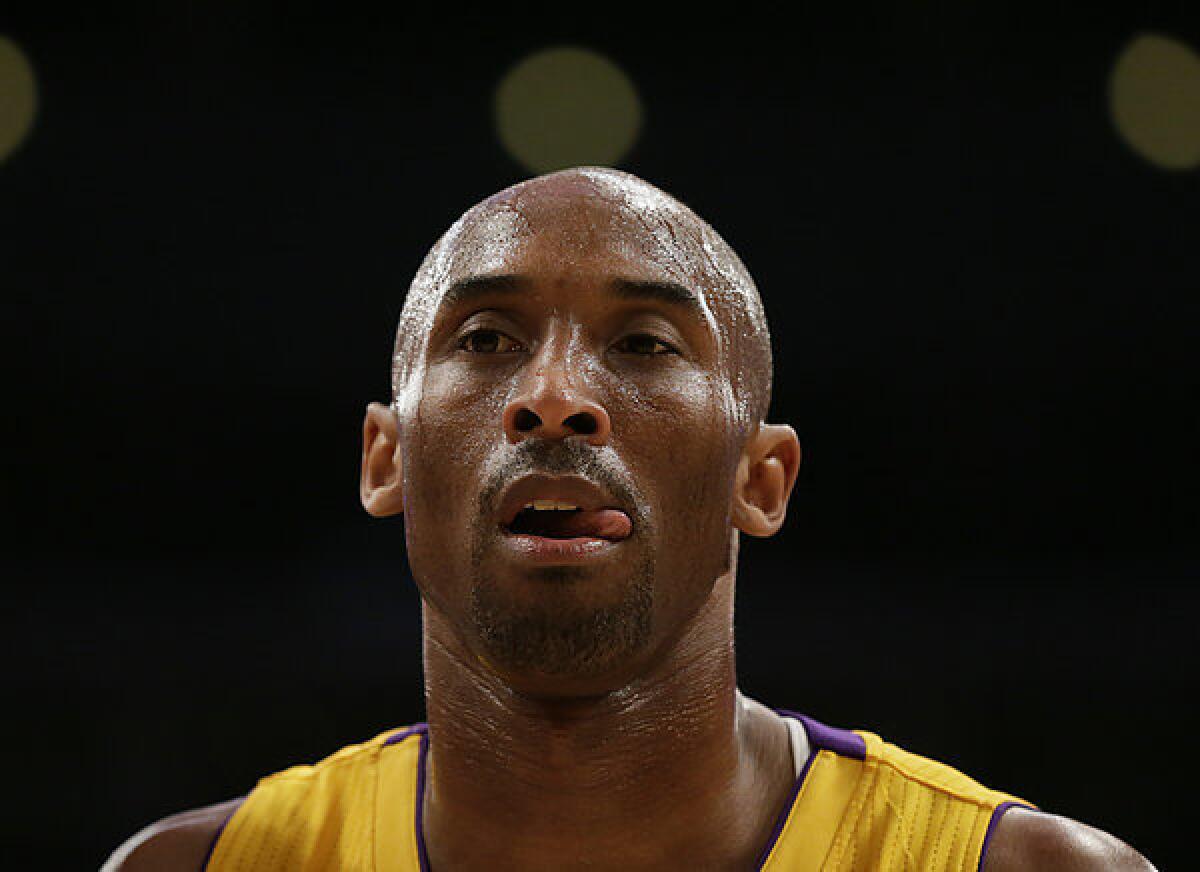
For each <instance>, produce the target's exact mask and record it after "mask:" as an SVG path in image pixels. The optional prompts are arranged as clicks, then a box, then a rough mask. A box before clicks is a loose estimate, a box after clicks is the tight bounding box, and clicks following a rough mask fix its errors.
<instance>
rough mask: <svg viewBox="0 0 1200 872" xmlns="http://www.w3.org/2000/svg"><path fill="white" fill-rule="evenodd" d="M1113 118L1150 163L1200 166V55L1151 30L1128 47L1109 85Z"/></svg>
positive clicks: (1176, 167) (1172, 166)
mask: <svg viewBox="0 0 1200 872" xmlns="http://www.w3.org/2000/svg"><path fill="white" fill-rule="evenodd" d="M1109 97H1110V100H1111V107H1112V116H1113V122H1114V123H1115V124H1116V125H1117V130H1118V131H1120V133H1121V135H1122V136H1123V137H1124V138H1125V141H1126V142H1128V143H1129V145H1130V146H1131V147H1132V148H1133V150H1134V151H1136V152H1137V153H1138V154H1140V155H1141V156H1142V157H1144V158H1145V159H1146V160H1148V161H1150V163H1152V164H1154V165H1156V166H1159V167H1162V168H1163V169H1170V170H1185V169H1191V168H1192V167H1195V166H1197V165H1200V57H1198V56H1197V55H1196V53H1195V52H1194V51H1192V50H1191V48H1189V47H1188V46H1186V45H1184V44H1183V43H1181V42H1179V41H1178V40H1174V39H1171V38H1170V37H1166V36H1160V35H1157V34H1152V33H1146V34H1142V35H1140V36H1138V37H1137V38H1135V39H1134V40H1133V41H1132V42H1130V43H1129V45H1127V46H1126V47H1125V49H1124V50H1123V51H1122V52H1121V54H1120V56H1119V57H1118V58H1117V62H1116V63H1115V64H1114V65H1113V70H1112V79H1111V82H1110V85H1109Z"/></svg>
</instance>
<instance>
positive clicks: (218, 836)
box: [200, 796, 246, 872]
mask: <svg viewBox="0 0 1200 872" xmlns="http://www.w3.org/2000/svg"><path fill="white" fill-rule="evenodd" d="M245 801H246V797H244V796H243V797H241V802H239V803H238V804H237V805H235V806H234V807H233V809H232V810H231V811H230V812H229V814H227V815H225V820H223V821H221V825H220V826H219V827H217V832H216V834H215V835H214V836H213V837H212V841H211V842H209V844H208V850H207V851H205V852H204V862H202V863H201V864H200V872H204V870H206V869H207V868H208V864H209V861H211V860H212V856H213V853H214V852H215V851H216V850H217V842H219V841H220V840H221V833H223V832H225V827H227V826H229V822H230V821H231V820H233V816H234V815H235V814H237V810H238V809H239V808H241V807H242V803H243V802H245Z"/></svg>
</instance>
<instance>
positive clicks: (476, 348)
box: [458, 329, 521, 354]
mask: <svg viewBox="0 0 1200 872" xmlns="http://www.w3.org/2000/svg"><path fill="white" fill-rule="evenodd" d="M458 347H459V348H461V349H462V350H463V351H469V352H471V353H472V354H503V353H504V352H506V351H520V350H521V343H519V342H517V341H516V340H515V339H513V338H512V337H511V336H506V335H505V334H503V333H501V332H500V331H499V330H487V329H481V330H472V331H471V332H470V333H468V334H466V335H465V336H463V337H462V338H461V339H459V340H458Z"/></svg>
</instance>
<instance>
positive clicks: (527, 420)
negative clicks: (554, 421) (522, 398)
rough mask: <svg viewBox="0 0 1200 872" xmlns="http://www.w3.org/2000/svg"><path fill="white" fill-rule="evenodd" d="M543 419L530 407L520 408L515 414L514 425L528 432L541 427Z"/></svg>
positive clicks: (523, 431) (521, 430)
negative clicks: (530, 409)
mask: <svg viewBox="0 0 1200 872" xmlns="http://www.w3.org/2000/svg"><path fill="white" fill-rule="evenodd" d="M541 423H542V419H541V418H539V417H538V416H537V415H535V414H534V413H533V412H531V411H529V409H518V410H517V414H516V415H514V416H513V426H514V427H516V428H517V430H519V431H520V432H522V433H528V432H529V431H530V430H533V429H534V428H536V427H540V426H541Z"/></svg>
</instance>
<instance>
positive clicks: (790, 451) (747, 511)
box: [733, 424, 800, 537]
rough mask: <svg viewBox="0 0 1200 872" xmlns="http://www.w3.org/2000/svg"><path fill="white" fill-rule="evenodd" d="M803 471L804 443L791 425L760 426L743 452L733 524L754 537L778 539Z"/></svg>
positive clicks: (735, 495)
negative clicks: (801, 469)
mask: <svg viewBox="0 0 1200 872" xmlns="http://www.w3.org/2000/svg"><path fill="white" fill-rule="evenodd" d="M799 471H800V440H799V439H797V438H796V431H795V430H793V429H792V428H791V427H789V426H788V425H787V424H760V425H759V427H758V429H757V430H756V431H755V433H754V435H752V436H751V437H750V438H749V439H748V440H746V447H745V448H744V449H742V456H741V459H740V460H739V461H738V468H737V474H736V476H735V478H734V487H733V524H734V526H735V527H737V528H738V529H739V530H741V531H742V532H743V533H747V534H749V535H751V536H760V537H766V536H774V535H775V534H776V533H778V532H779V528H780V527H782V526H783V519H784V517H786V515H787V502H788V497H790V496H791V495H792V487H793V486H794V485H795V484H796V475H797V473H798V472H799Z"/></svg>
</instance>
